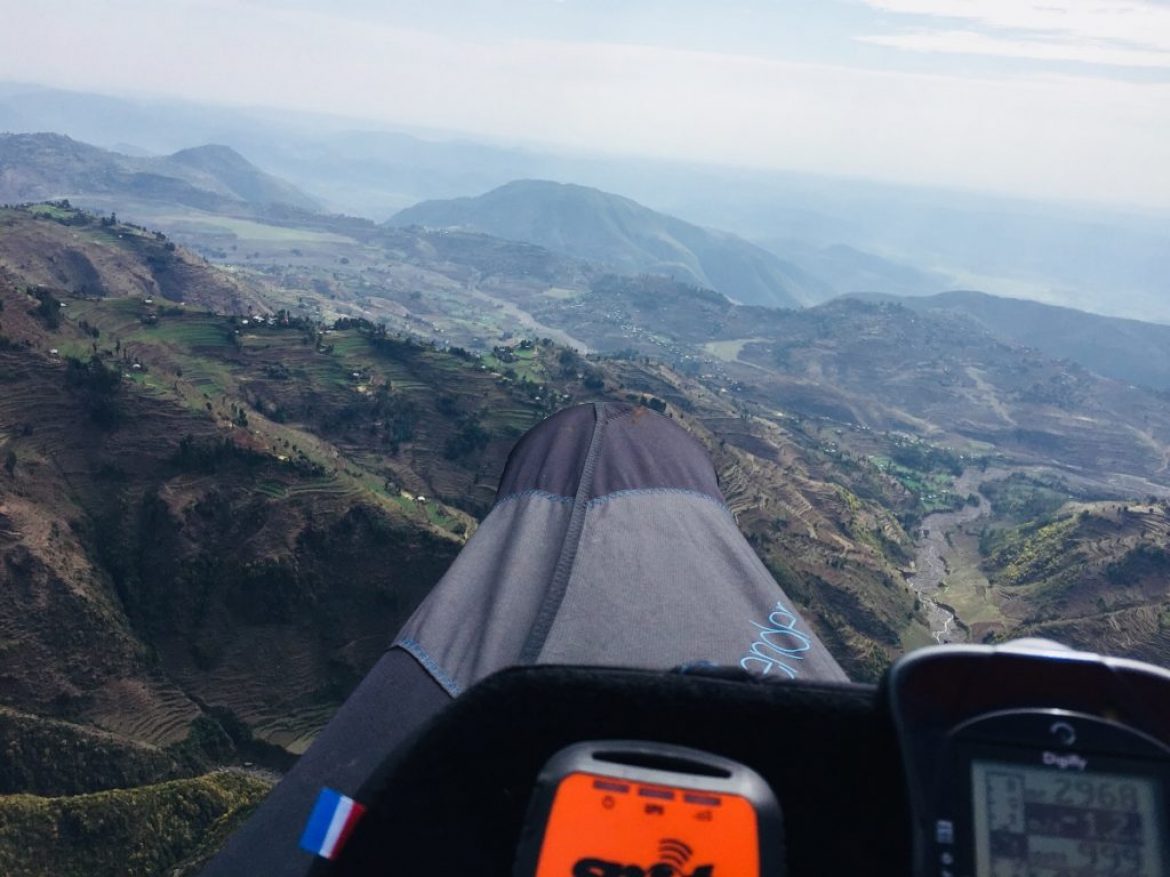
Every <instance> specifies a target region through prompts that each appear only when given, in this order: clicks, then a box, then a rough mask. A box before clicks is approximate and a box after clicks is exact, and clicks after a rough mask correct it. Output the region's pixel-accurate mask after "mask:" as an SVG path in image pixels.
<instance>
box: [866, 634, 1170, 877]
mask: <svg viewBox="0 0 1170 877" xmlns="http://www.w3.org/2000/svg"><path fill="white" fill-rule="evenodd" d="M887 686H888V696H889V703H890V706H891V708H892V711H893V716H894V722H895V725H896V727H897V733H898V739H899V744H900V746H901V750H902V757H903V760H904V763H905V769H906V776H907V781H908V785H909V797H910V806H911V810H912V816H913V831H914V875H915V877H1064V875H1077V877H1098V875H1100V877H1107V875H1108V877H1117V875H1128V877H1165V875H1167V874H1170V845H1168V842H1167V841H1168V838H1170V823H1168V821H1167V820H1168V819H1170V810H1168V809H1167V808H1168V801H1170V673H1167V672H1166V671H1165V670H1161V669H1158V668H1156V667H1152V666H1149V665H1146V664H1142V663H1140V662H1137V661H1130V660H1124V659H1117V658H1104V657H1101V656H1099V655H1092V654H1085V653H1081V652H1074V651H1070V650H1065V649H1062V648H1061V647H1059V646H1056V645H1055V644H1052V643H1045V642H1037V641H1023V642H1020V643H1010V644H1008V645H1005V646H1000V647H986V646H943V647H938V648H930V649H923V650H921V651H918V652H914V653H912V654H910V655H908V656H906V657H905V658H903V659H902V660H901V661H899V662H898V663H897V664H896V665H895V666H894V668H893V669H892V671H891V673H890V675H889V677H888V680H887Z"/></svg>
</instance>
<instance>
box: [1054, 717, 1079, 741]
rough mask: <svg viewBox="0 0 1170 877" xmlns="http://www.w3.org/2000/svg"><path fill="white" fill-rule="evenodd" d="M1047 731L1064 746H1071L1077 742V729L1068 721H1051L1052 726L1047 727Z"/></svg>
mask: <svg viewBox="0 0 1170 877" xmlns="http://www.w3.org/2000/svg"><path fill="white" fill-rule="evenodd" d="M1048 733H1049V734H1052V735H1053V736H1054V737H1056V739H1057V740H1059V741H1060V742H1061V743H1063V744H1064V745H1065V746H1072V745H1073V744H1074V743H1076V742H1077V729H1076V728H1074V727H1073V726H1072V725H1070V724H1069V723H1068V722H1053V723H1052V727H1050V728H1049V729H1048Z"/></svg>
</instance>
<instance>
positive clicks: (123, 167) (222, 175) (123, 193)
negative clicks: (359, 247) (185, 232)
mask: <svg viewBox="0 0 1170 877" xmlns="http://www.w3.org/2000/svg"><path fill="white" fill-rule="evenodd" d="M87 195H97V196H113V197H119V198H127V199H134V200H146V201H163V202H168V203H174V204H181V205H184V206H187V207H195V208H198V209H201V210H225V209H231V208H233V207H237V208H238V207H244V206H246V207H249V208H265V207H270V206H273V205H284V206H288V207H295V208H298V209H301V210H315V209H317V208H318V207H319V206H320V205H319V202H317V201H316V200H315V199H313V198H310V197H309V196H308V195H306V194H305V193H304V192H301V191H300V190H299V189H297V188H296V187H295V186H293V185H292V184H291V183H286V182H285V181H283V180H280V179H278V178H276V177H274V176H271V175H270V174H266V173H264V172H263V171H261V170H260V169H259V168H257V167H256V166H255V165H253V164H251V163H250V162H249V161H248V160H247V159H246V158H244V157H243V156H242V155H240V154H239V153H238V152H236V151H235V150H234V149H231V148H230V147H227V146H214V145H209V146H200V147H196V148H194V149H184V150H181V151H179V152H176V153H174V154H173V155H169V156H163V157H157V158H152V157H142V156H130V155H122V154H120V153H117V152H111V151H109V150H105V149H100V148H98V147H96V146H90V145H89V144H87V143H81V142H78V141H77V140H73V139H72V138H70V137H66V136H64V135H62V134H0V201H3V202H7V203H18V202H24V201H39V200H46V199H51V198H61V197H78V196H87Z"/></svg>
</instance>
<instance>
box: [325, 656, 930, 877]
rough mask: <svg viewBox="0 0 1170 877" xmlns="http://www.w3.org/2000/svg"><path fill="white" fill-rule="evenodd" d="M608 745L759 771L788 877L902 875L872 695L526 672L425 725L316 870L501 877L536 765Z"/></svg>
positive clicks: (888, 767)
mask: <svg viewBox="0 0 1170 877" xmlns="http://www.w3.org/2000/svg"><path fill="white" fill-rule="evenodd" d="M604 738H625V739H645V740H656V741H661V742H665V743H677V744H680V745H684V746H693V747H695V748H698V749H704V750H708V751H710V752H713V753H717V754H719V755H724V756H727V757H729V758H733V759H735V760H737V761H740V762H742V763H744V764H746V765H748V766H749V767H752V768H754V769H755V770H757V771H758V772H759V773H760V774H762V775H763V777H764V778H765V779H766V780H767V781H768V782H769V784H770V785H771V786H772V789H773V791H774V792H775V793H776V796H777V798H778V799H779V802H780V807H781V809H782V811H783V821H784V825H785V828H786V840H785V845H786V847H787V850H788V871H787V873H788V875H789V877H812V875H851V874H866V875H887V874H888V875H898V877H903V875H905V874H908V873H909V871H910V849H909V838H910V830H909V817H908V813H907V804H906V796H905V792H904V790H903V780H902V770H901V761H900V758H899V755H898V750H897V746H896V742H895V738H894V732H893V728H892V725H891V723H890V721H889V718H888V715H887V714H886V713H885V711H884V709H883V708H882V707H881V706H880V705H879V702H878V698H877V696H876V692H875V689H874V688H872V687H870V686H860V685H847V684H841V685H837V684H816V683H807V682H800V683H798V682H779V683H769V682H760V681H746V680H736V679H727V678H715V677H708V676H703V675H693V674H679V673H657V672H649V671H637V670H620V669H586V668H568V667H549V666H538V667H524V668H516V669H511V670H505V671H503V672H501V673H497V674H496V675H494V676H491V677H489V678H488V679H486V680H484V681H483V682H481V683H480V684H479V685H476V686H475V687H474V688H472V689H471V690H469V691H468V692H467V693H465V694H463V695H461V696H460V697H459V698H457V699H456V700H455V701H454V702H453V703H452V704H451V705H450V706H449V707H447V708H446V709H445V710H444V711H443V712H441V713H440V714H439V715H437V716H436V717H435V718H434V719H433V720H431V721H430V722H429V723H428V724H427V725H425V726H424V727H423V728H422V729H421V731H420V733H419V734H418V736H417V737H416V738H415V739H414V741H413V743H411V744H410V745H408V746H406V747H405V748H404V749H403V750H401V751H400V753H399V754H398V755H397V756H396V757H394V758H392V759H391V761H390V762H389V763H388V764H387V765H385V767H384V769H383V772H382V776H381V777H380V778H379V779H376V780H375V781H372V782H371V784H369V785H368V786H367V787H366V788H365V789H363V790H362V792H361V793H360V798H361V799H362V800H364V801H366V802H367V803H369V804H370V811H369V812H368V813H367V814H366V816H365V818H364V819H363V820H362V822H361V823H360V824H359V827H358V829H357V830H356V832H355V833H354V835H353V837H352V838H351V839H350V841H349V843H348V844H347V846H346V848H345V851H344V853H343V855H342V858H341V859H340V861H339V862H338V863H336V864H335V865H334V866H332V867H326V866H322V868H321V869H320V871H319V873H323V874H331V875H332V874H344V875H374V874H379V875H383V874H435V875H448V874H449V875H462V874H476V875H501V877H503V875H509V874H510V873H511V868H512V859H513V855H514V852H515V848H516V843H517V840H518V838H519V835H520V829H521V825H522V822H523V818H524V814H525V808H526V807H527V803H528V797H529V794H530V792H531V790H532V786H533V783H534V781H535V779H536V776H537V773H538V772H539V770H540V768H541V766H542V765H543V764H544V762H545V761H546V760H547V759H548V758H549V757H550V756H552V755H553V754H554V753H555V752H557V751H558V750H559V749H561V748H562V747H564V746H566V745H568V744H570V743H573V742H577V741H581V740H590V739H604Z"/></svg>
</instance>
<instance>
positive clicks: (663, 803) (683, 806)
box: [536, 773, 760, 877]
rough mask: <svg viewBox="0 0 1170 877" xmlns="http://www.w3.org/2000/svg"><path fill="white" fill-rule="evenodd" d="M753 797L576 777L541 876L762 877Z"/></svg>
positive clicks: (545, 849)
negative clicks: (729, 876) (721, 876)
mask: <svg viewBox="0 0 1170 877" xmlns="http://www.w3.org/2000/svg"><path fill="white" fill-rule="evenodd" d="M759 844H760V839H759V834H758V826H757V820H756V811H755V808H754V807H753V806H752V803H751V802H750V801H748V800H747V799H746V798H742V797H740V796H738V795H731V794H726V793H722V792H708V791H702V790H692V789H685V788H675V787H670V786H662V785H656V784H648V783H642V782H637V781H629V780H621V779H614V778H612V777H604V776H597V775H594V774H588V773H573V774H570V775H569V776H567V777H565V778H564V779H563V780H562V781H561V783H560V785H559V786H558V787H557V791H556V797H555V798H554V800H553V805H552V810H551V811H550V813H549V817H548V825H547V827H546V829H545V835H544V842H543V844H542V845H541V850H540V859H539V862H538V865H537V868H536V875H537V877H570V875H571V877H626V875H652V877H659V875H669V877H719V875H722V874H727V875H735V877H758V875H759V869H760V858H759V856H760V847H759Z"/></svg>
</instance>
